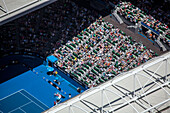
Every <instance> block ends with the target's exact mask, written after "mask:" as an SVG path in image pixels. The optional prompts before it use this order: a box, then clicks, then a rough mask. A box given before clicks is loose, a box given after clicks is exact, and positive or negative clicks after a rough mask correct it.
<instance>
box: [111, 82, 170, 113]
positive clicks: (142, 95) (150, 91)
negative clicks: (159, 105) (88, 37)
mask: <svg viewBox="0 0 170 113" xmlns="http://www.w3.org/2000/svg"><path fill="white" fill-rule="evenodd" d="M168 84H169V82H166V83H164V84H161V85H160V86H158V87H156V88H154V89H152V90H149V91H148V92H145V93H143V94H141V95H140V96H138V97H137V96H136V97H134V98H132V99H131V100H129V101H127V102H125V103H123V104H121V105H119V106H117V107H115V108H113V109H110V110H109V112H112V111H114V110H116V109H119V108H121V107H122V106H125V105H127V104H128V103H131V102H133V101H136V100H138V99H140V98H143V97H144V96H145V95H148V94H150V93H152V92H154V91H156V90H158V89H160V88H161V87H164V86H166V85H168Z"/></svg>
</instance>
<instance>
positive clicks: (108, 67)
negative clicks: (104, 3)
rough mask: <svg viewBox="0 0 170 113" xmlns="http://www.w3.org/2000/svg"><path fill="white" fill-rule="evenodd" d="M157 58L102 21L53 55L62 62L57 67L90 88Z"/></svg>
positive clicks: (149, 50)
mask: <svg viewBox="0 0 170 113" xmlns="http://www.w3.org/2000/svg"><path fill="white" fill-rule="evenodd" d="M155 55H157V54H156V53H155V52H153V51H152V50H151V49H146V46H144V45H143V44H142V43H141V42H140V43H137V42H135V41H133V40H132V37H130V36H127V35H126V34H125V33H124V32H123V31H121V30H120V29H118V28H114V26H113V25H112V24H110V23H108V22H104V20H103V19H102V18H99V19H98V20H97V21H96V22H94V23H92V24H91V25H90V26H89V27H88V28H86V29H84V30H83V31H82V32H80V34H78V35H77V36H76V37H74V38H73V40H72V41H68V42H67V43H66V45H63V46H61V47H60V48H59V49H56V50H55V52H54V56H56V57H57V58H58V59H59V60H58V61H57V62H56V64H55V65H56V66H58V67H60V68H61V69H63V70H65V71H66V72H67V73H70V74H71V75H73V76H74V77H75V78H77V79H78V80H79V81H81V82H83V83H84V84H86V85H87V86H88V87H93V86H96V85H98V84H100V83H103V82H104V81H107V80H109V79H111V78H113V77H115V76H116V75H118V74H120V73H122V72H126V71H128V70H130V69H132V68H135V67H137V66H138V65H140V64H141V63H144V62H146V61H148V60H149V59H151V58H152V57H154V56H155Z"/></svg>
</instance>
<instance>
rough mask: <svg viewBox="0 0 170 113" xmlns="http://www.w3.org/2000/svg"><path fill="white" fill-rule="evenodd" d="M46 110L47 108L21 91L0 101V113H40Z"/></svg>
mask: <svg viewBox="0 0 170 113" xmlns="http://www.w3.org/2000/svg"><path fill="white" fill-rule="evenodd" d="M46 109H48V106H46V105H45V104H43V103H42V102H41V101H40V100H38V99H37V98H35V97H34V96H32V95H31V94H30V93H29V92H27V91H26V90H24V89H21V90H19V91H17V92H15V93H13V94H10V95H8V96H6V97H4V98H2V99H1V100H0V112H2V113H7V112H8V113H40V112H43V111H44V110H46Z"/></svg>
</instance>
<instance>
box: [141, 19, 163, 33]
mask: <svg viewBox="0 0 170 113" xmlns="http://www.w3.org/2000/svg"><path fill="white" fill-rule="evenodd" d="M141 24H142V25H143V26H145V27H146V28H148V29H150V30H151V31H152V32H154V33H156V34H157V35H159V34H160V33H159V32H158V31H155V30H154V29H152V28H151V27H149V26H148V25H146V24H145V23H143V22H141Z"/></svg>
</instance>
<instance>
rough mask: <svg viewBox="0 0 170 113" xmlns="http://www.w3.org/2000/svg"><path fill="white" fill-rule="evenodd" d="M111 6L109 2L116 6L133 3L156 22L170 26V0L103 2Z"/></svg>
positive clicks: (117, 0)
mask: <svg viewBox="0 0 170 113" xmlns="http://www.w3.org/2000/svg"><path fill="white" fill-rule="evenodd" d="M103 1H105V2H106V3H108V4H109V2H111V3H114V4H115V5H117V4H119V3H120V2H125V1H126V2H131V3H132V4H133V5H135V6H136V7H138V8H140V9H141V10H142V11H144V12H145V13H146V14H147V15H149V14H150V15H152V16H153V17H154V18H155V19H156V20H159V21H161V22H163V23H165V24H166V25H168V26H170V20H169V17H170V14H169V11H170V10H169V5H170V1H169V0H103Z"/></svg>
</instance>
